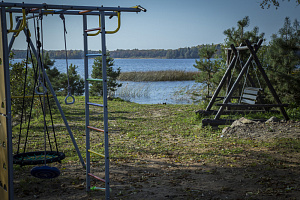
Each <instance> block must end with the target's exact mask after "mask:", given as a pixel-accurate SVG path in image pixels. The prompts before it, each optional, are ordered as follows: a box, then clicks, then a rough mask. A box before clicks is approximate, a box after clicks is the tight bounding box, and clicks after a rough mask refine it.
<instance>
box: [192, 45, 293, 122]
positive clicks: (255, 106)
mask: <svg viewBox="0 0 300 200" xmlns="http://www.w3.org/2000/svg"><path fill="white" fill-rule="evenodd" d="M262 42H263V40H262V39H261V40H260V41H259V42H258V43H257V44H255V45H254V46H252V45H251V43H250V42H249V40H246V45H247V46H243V47H235V46H234V45H231V48H230V49H227V56H228V57H227V64H228V67H227V70H226V72H225V74H224V76H223V77H222V79H221V81H220V83H219V85H218V87H217V89H216V90H215V92H214V94H213V96H212V97H211V99H210V102H209V104H208V106H207V107H206V110H198V111H196V114H199V115H202V116H211V115H214V118H213V119H203V120H202V126H207V125H211V126H219V125H230V124H231V123H232V122H233V121H234V120H233V119H220V117H221V115H228V114H248V113H254V112H275V113H276V112H277V113H278V112H279V111H278V110H270V108H274V107H278V108H279V109H280V112H281V113H282V115H283V116H284V118H285V120H289V117H288V115H287V113H286V111H285V108H284V107H287V106H288V104H282V103H281V101H280V99H279V97H278V95H277V93H276V91H275V89H274V88H273V86H272V84H271V82H270V80H269V78H268V77H267V75H266V73H265V71H264V69H263V68H262V66H261V63H260V61H259V59H258V57H257V55H256V52H257V51H258V50H259V48H260V46H261V44H262ZM243 50H249V51H250V55H249V58H248V60H247V62H246V63H245V64H244V65H241V66H240V67H241V68H240V72H239V74H238V76H237V78H236V79H235V82H234V83H233V84H232V86H231V87H228V92H227V94H226V96H225V97H218V95H219V93H220V91H221V89H222V87H223V86H224V85H225V83H226V81H228V80H231V79H232V70H233V69H234V67H236V65H237V61H238V59H240V55H239V51H243ZM230 54H232V55H233V56H232V57H231V58H230ZM252 62H254V63H255V64H256V66H257V70H258V71H259V72H260V74H261V75H262V77H263V79H264V81H265V83H266V85H267V86H268V88H269V90H270V92H271V94H272V96H273V97H274V99H275V101H276V103H275V104H267V103H265V102H264V99H263V96H262V91H263V89H262V88H261V87H256V85H255V83H254V81H253V79H252V78H251V76H250V75H249V74H248V69H249V66H250V64H251V63H252ZM243 77H245V83H246V81H247V80H248V81H249V82H250V84H251V86H250V87H249V86H246V87H245V83H244V88H243V89H242V93H241V95H240V96H239V97H233V93H234V92H235V91H236V90H237V89H238V86H239V84H240V82H241V80H242V78H243ZM258 81H259V80H258ZM227 84H228V85H229V86H230V83H228V82H227ZM259 85H260V83H259ZM234 98H238V99H239V101H238V103H232V102H231V100H232V99H234ZM217 99H221V100H223V102H222V103H216V104H215V102H216V100H217ZM214 104H215V105H216V106H220V107H219V109H218V110H212V106H213V105H214ZM258 120H259V121H262V120H260V119H258Z"/></svg>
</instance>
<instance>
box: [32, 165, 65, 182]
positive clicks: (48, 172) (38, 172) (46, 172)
mask: <svg viewBox="0 0 300 200" xmlns="http://www.w3.org/2000/svg"><path fill="white" fill-rule="evenodd" d="M30 173H31V175H32V176H34V177H36V178H41V179H52V178H56V177H58V176H59V175H60V171H59V169H57V168H56V167H49V166H46V165H45V166H40V167H34V168H32V169H31V171H30Z"/></svg>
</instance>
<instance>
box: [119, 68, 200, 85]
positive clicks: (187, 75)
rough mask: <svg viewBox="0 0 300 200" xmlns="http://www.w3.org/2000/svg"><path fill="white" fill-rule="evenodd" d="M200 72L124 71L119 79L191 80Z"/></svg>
mask: <svg viewBox="0 0 300 200" xmlns="http://www.w3.org/2000/svg"><path fill="white" fill-rule="evenodd" d="M197 74H199V72H186V71H182V70H171V71H148V72H122V73H121V74H120V76H119V78H118V80H119V81H136V82H140V81H191V80H195V78H194V77H195V76H196V75H197Z"/></svg>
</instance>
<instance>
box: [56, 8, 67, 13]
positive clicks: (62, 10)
mask: <svg viewBox="0 0 300 200" xmlns="http://www.w3.org/2000/svg"><path fill="white" fill-rule="evenodd" d="M65 11H66V10H64V9H61V10H55V11H54V13H58V12H65Z"/></svg>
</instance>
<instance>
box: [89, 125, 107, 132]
mask: <svg viewBox="0 0 300 200" xmlns="http://www.w3.org/2000/svg"><path fill="white" fill-rule="evenodd" d="M87 128H89V129H92V130H95V131H99V132H104V130H102V129H100V128H96V127H92V126H87Z"/></svg>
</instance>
